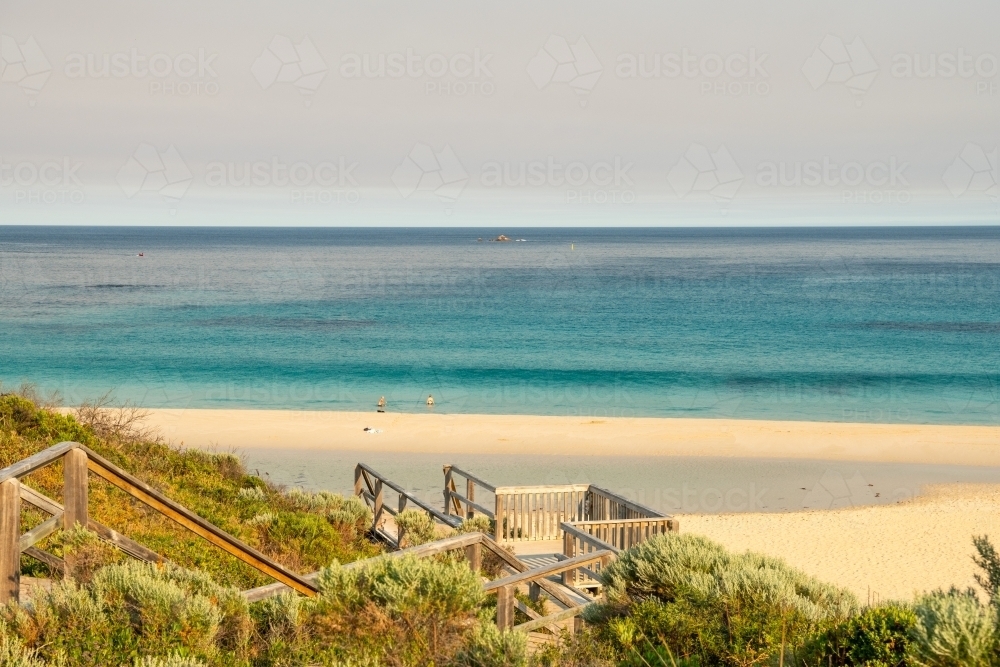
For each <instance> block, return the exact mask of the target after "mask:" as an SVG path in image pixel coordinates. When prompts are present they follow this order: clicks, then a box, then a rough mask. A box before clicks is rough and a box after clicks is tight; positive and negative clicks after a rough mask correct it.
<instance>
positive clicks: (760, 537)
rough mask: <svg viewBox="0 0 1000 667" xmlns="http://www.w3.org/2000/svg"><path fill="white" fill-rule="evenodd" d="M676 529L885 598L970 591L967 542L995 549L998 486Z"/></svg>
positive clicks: (698, 518) (686, 521)
mask: <svg viewBox="0 0 1000 667" xmlns="http://www.w3.org/2000/svg"><path fill="white" fill-rule="evenodd" d="M681 530H682V531H683V532H685V533H696V534H700V535H705V536H706V537H709V538H711V539H713V540H716V541H718V542H721V543H722V544H724V545H725V546H727V547H729V548H730V549H733V550H736V551H746V550H750V551H757V552H761V553H766V554H771V555H773V556H778V557H780V558H783V559H785V560H786V561H787V562H788V563H789V564H791V565H793V566H794V567H797V568H800V569H802V570H804V571H806V572H808V573H810V574H813V575H815V576H817V577H819V578H820V579H823V580H825V581H829V582H833V583H837V584H840V585H842V586H845V587H847V588H849V589H850V590H852V591H854V593H855V594H856V595H857V596H858V597H859V598H860V599H861V600H862V601H865V600H867V599H868V595H869V592H871V593H872V594H873V595H874V596H877V597H880V598H881V599H883V600H886V599H910V598H912V596H913V594H914V593H915V592H917V591H928V590H933V589H936V588H948V587H949V586H953V585H954V586H958V587H961V588H965V587H968V586H975V579H974V578H973V575H974V573H975V572H976V571H977V568H976V566H975V564H974V563H973V562H972V555H973V554H974V553H975V550H974V548H973V546H972V536H973V535H982V534H988V535H990V536H991V538H992V539H993V542H994V544H996V545H997V546H1000V544H998V543H1000V485H998V486H993V485H990V486H984V485H957V484H956V485H947V486H940V487H933V488H930V489H928V490H927V493H926V494H925V495H923V496H920V497H919V498H916V499H914V500H910V501H906V502H902V503H899V504H897V505H889V506H879V507H859V508H848V509H839V510H826V511H806V512H788V513H780V514H778V513H775V514H750V513H745V514H715V515H686V516H681Z"/></svg>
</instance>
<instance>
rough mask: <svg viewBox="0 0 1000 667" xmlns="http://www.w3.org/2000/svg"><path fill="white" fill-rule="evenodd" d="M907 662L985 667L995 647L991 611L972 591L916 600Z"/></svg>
mask: <svg viewBox="0 0 1000 667" xmlns="http://www.w3.org/2000/svg"><path fill="white" fill-rule="evenodd" d="M913 611H914V613H915V614H916V623H915V624H914V626H913V629H912V631H911V633H910V661H911V663H912V664H913V665H918V666H919V667H959V666H962V667H986V666H987V665H989V664H990V661H991V659H992V657H993V655H992V654H993V652H994V648H995V644H996V636H995V627H994V620H995V614H994V611H993V610H992V609H990V608H989V607H986V606H984V605H983V604H982V603H981V602H980V601H979V598H978V597H977V596H976V593H975V591H973V590H968V591H959V590H956V589H952V590H950V591H937V592H935V593H930V594H928V595H924V596H922V597H920V598H918V599H917V601H916V603H915V604H914V606H913Z"/></svg>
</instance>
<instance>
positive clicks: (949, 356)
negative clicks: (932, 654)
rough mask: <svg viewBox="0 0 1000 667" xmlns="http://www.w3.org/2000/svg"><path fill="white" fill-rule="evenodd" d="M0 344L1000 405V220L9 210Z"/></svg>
mask: <svg viewBox="0 0 1000 667" xmlns="http://www.w3.org/2000/svg"><path fill="white" fill-rule="evenodd" d="M499 233H504V234H507V235H508V236H510V237H511V238H523V239H526V241H524V242H512V243H489V242H486V240H485V239H487V238H490V237H492V236H495V235H496V234H499ZM479 237H482V238H483V239H484V241H483V242H478V241H477V238H479ZM139 252H142V253H143V254H144V256H143V257H139V256H138V253H139ZM0 341H2V343H0V380H2V381H3V382H4V383H5V384H6V385H8V386H9V385H11V384H16V383H18V382H20V381H22V380H30V381H32V382H34V383H36V384H38V385H39V386H40V387H41V388H42V389H44V390H58V391H59V392H61V394H62V395H63V397H64V400H65V401H66V402H68V403H75V402H78V401H80V400H84V399H87V398H93V397H95V396H97V395H100V394H102V393H104V392H105V391H107V390H109V389H114V390H115V393H116V394H117V395H118V396H119V397H120V398H132V399H134V400H136V401H138V402H139V403H141V404H143V405H146V406H148V407H167V406H169V407H245V408H263V407H268V408H306V409H332V410H348V409H350V410H354V409H363V410H368V409H373V408H374V405H375V402H376V400H377V399H378V397H379V396H380V395H384V396H385V397H386V399H387V400H388V403H389V409H390V410H395V411H423V410H425V409H426V408H425V407H424V399H425V398H426V396H427V394H433V395H434V398H435V401H436V406H435V408H434V409H435V410H436V411H438V412H466V413H477V412H484V413H533V414H574V415H593V416H604V415H608V416H614V415H622V416H641V415H650V416H697V417H741V418H782V419H785V418H791V419H815V420H827V419H829V420H838V421H882V422H918V423H924V422H933V423H989V424H996V423H1000V344H998V343H1000V228H995V227H989V228H981V227H980V228H885V229H858V228H850V229H847V228H845V229H708V230H694V229H653V230H640V229H515V228H511V229H495V230H486V229H481V230H480V229H474V230H468V229H384V228H383V229H277V228H274V229H260V228H243V229H221V228H220V229H206V228H200V229H199V228H141V227H135V228H79V227H76V228H72V227H65V228H52V227H49V228H42V227H35V228H31V227H0Z"/></svg>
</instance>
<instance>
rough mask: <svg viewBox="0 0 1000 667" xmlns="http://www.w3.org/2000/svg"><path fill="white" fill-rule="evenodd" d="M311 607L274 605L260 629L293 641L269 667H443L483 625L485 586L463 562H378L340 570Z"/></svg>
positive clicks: (323, 579)
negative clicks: (344, 665) (334, 666)
mask: <svg viewBox="0 0 1000 667" xmlns="http://www.w3.org/2000/svg"><path fill="white" fill-rule="evenodd" d="M317 583H318V586H319V589H320V593H321V594H320V595H319V596H318V597H316V598H312V599H301V600H300V601H299V602H298V603H292V602H291V601H290V600H287V599H286V600H284V601H275V602H268V603H267V604H266V605H262V606H263V609H260V610H255V611H254V613H255V614H256V615H257V616H256V617H257V619H258V623H261V624H262V623H266V626H267V627H268V628H271V629H272V631H273V632H274V633H275V634H278V633H280V635H281V636H282V637H291V638H294V639H291V640H289V641H287V642H286V643H284V644H283V645H282V646H281V647H274V646H272V647H271V648H270V649H269V653H268V656H267V660H268V661H269V662H265V663H264V664H275V665H277V664H290V665H299V664H313V663H318V664H341V663H344V662H351V663H354V664H379V665H396V664H398V665H430V664H438V665H444V664H448V662H449V661H450V660H451V659H452V658H453V657H454V656H455V655H456V653H457V652H458V651H459V649H461V647H462V646H463V645H464V644H465V637H466V635H467V634H468V633H469V632H470V631H471V630H473V629H474V628H475V627H476V625H477V624H478V623H479V618H478V616H477V613H476V612H477V610H478V608H479V606H480V604H481V603H482V601H483V598H484V594H483V590H482V584H481V583H480V581H479V579H478V577H477V576H476V575H475V574H474V573H473V572H471V571H470V570H469V568H468V565H467V564H466V563H464V562H461V561H448V560H442V561H438V560H434V559H420V558H414V557H403V558H379V559H376V560H373V561H370V562H367V563H365V564H364V566H362V567H358V568H346V567H342V566H340V565H339V564H336V563H335V564H334V565H332V566H331V567H329V568H326V569H325V570H323V572H322V573H321V574H320V576H319V579H318V582H317Z"/></svg>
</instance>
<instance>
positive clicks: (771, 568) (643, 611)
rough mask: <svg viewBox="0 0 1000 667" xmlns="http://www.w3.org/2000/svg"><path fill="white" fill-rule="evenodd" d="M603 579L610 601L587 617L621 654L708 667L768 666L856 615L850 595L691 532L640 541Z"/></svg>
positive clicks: (778, 563) (779, 563)
mask: <svg viewBox="0 0 1000 667" xmlns="http://www.w3.org/2000/svg"><path fill="white" fill-rule="evenodd" d="M601 579H602V583H603V584H604V586H605V593H606V597H607V601H606V602H605V603H603V604H600V605H597V606H595V607H594V608H592V610H591V611H590V612H588V614H587V615H586V617H587V620H588V621H590V622H591V623H595V624H598V625H599V626H600V627H601V628H602V634H603V637H604V638H605V639H606V640H607V641H609V642H610V643H611V644H612V646H614V647H615V648H616V649H617V650H618V651H619V652H620V654H622V655H623V656H625V655H627V654H628V653H634V652H635V651H640V652H641V651H645V650H646V649H647V647H648V646H649V645H650V644H652V645H653V646H654V647H656V646H663V647H664V648H668V649H669V650H670V651H671V652H672V653H673V655H674V657H675V658H676V659H678V660H691V659H694V658H697V659H699V660H701V662H702V663H703V664H706V665H707V664H720V665H762V664H768V663H769V662H770V660H771V658H772V657H774V656H777V655H778V654H779V653H780V652H781V651H782V650H783V649H784V650H785V651H786V653H788V655H789V656H791V651H792V650H793V649H794V647H796V646H801V645H802V643H803V642H804V640H805V638H806V637H807V636H808V635H809V634H811V633H812V632H815V631H816V630H817V629H818V628H820V627H822V626H823V625H824V624H830V623H835V622H838V621H841V620H843V619H846V618H848V617H849V616H850V615H851V614H852V613H853V612H854V611H855V610H856V609H857V602H856V600H855V599H854V596H853V595H851V594H850V593H849V592H847V591H845V590H842V589H839V588H836V587H834V586H830V585H828V584H825V583H822V582H820V581H819V580H817V579H815V578H813V577H810V576H808V575H806V574H803V573H802V572H799V571H797V570H794V569H792V568H790V567H788V566H787V565H786V564H785V563H784V562H783V561H781V560H779V559H776V558H771V557H768V556H762V555H759V554H753V553H745V554H733V553H730V552H728V551H726V550H725V549H724V548H723V547H722V546H720V545H718V544H716V543H714V542H712V541H710V540H707V539H705V538H703V537H699V536H695V535H676V534H665V535H659V536H657V537H655V538H653V539H651V540H649V541H647V542H644V543H642V544H640V545H638V546H636V547H634V548H632V549H630V550H628V551H625V552H623V553H622V554H621V556H620V557H619V558H618V559H617V560H616V561H615V562H614V563H612V564H611V565H610V566H609V567H608V568H606V569H605V570H604V571H603V572H602V575H601ZM654 650H656V649H655V648H654Z"/></svg>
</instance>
